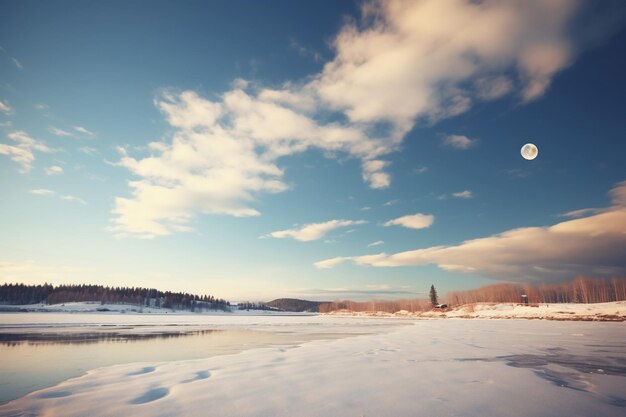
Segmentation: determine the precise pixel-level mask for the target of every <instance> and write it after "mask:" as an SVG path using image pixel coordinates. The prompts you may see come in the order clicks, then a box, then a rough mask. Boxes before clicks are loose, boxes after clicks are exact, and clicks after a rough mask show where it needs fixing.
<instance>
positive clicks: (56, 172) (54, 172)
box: [45, 165, 63, 175]
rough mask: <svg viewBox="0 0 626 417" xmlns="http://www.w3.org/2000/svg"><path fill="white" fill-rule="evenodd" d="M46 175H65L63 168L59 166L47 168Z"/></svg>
mask: <svg viewBox="0 0 626 417" xmlns="http://www.w3.org/2000/svg"><path fill="white" fill-rule="evenodd" d="M45 171H46V175H59V174H62V173H63V168H61V167H60V166H58V165H53V166H51V167H48V168H45Z"/></svg>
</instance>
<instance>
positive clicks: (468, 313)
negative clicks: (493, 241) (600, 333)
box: [329, 301, 626, 321]
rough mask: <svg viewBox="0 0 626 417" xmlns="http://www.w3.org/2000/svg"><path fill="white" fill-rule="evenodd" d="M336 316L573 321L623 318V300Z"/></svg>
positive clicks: (625, 314) (485, 305) (625, 312)
mask: <svg viewBox="0 0 626 417" xmlns="http://www.w3.org/2000/svg"><path fill="white" fill-rule="evenodd" d="M329 314H332V315H339V316H378V317H387V316H389V317H391V316H393V317H416V318H419V317H421V318H464V319H476V318H482V319H545V320H576V321H583V320H588V321H625V320H626V301H616V302H611V303H597V304H538V305H534V306H525V305H521V304H513V303H499V304H496V303H476V304H466V305H463V306H460V307H457V308H452V309H443V310H433V311H425V312H418V313H410V312H408V311H398V312H397V313H394V314H389V313H382V312H358V313H355V312H351V311H343V310H342V311H336V312H333V313H329Z"/></svg>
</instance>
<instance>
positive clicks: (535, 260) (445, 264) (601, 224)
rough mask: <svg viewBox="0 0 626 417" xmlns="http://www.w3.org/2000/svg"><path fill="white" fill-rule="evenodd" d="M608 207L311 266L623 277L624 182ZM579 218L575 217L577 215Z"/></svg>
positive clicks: (511, 276)
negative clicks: (438, 243)
mask: <svg viewBox="0 0 626 417" xmlns="http://www.w3.org/2000/svg"><path fill="white" fill-rule="evenodd" d="M611 197H612V204H611V205H610V206H609V207H607V208H605V209H602V210H597V211H594V212H593V213H594V214H592V215H590V216H587V217H581V218H578V219H574V220H567V221H564V222H561V223H557V224H555V225H553V226H547V227H522V228H518V229H512V230H508V231H506V232H503V233H500V234H497V235H493V236H489V237H484V238H479V239H473V240H468V241H465V242H463V243H461V244H459V245H453V246H433V247H429V248H424V249H416V250H411V251H406V252H399V253H395V254H391V255H388V254H385V253H379V254H376V255H363V256H354V257H335V258H332V259H327V260H323V261H319V262H317V263H315V265H316V266H317V267H318V268H331V267H333V266H336V265H338V264H340V263H342V262H344V261H352V262H354V263H355V264H358V265H371V266H380V267H382V266H406V265H427V264H436V265H438V266H439V267H440V268H441V269H444V270H446V271H452V272H463V273H471V274H475V275H483V276H486V277H491V278H494V279H498V280H504V281H528V280H531V281H533V280H534V281H555V280H561V279H567V278H572V277H574V276H577V275H580V274H588V275H592V276H613V275H618V276H619V275H624V274H626V257H624V249H623V248H625V247H626V181H624V182H621V183H619V184H617V185H616V186H615V187H614V188H613V189H612V190H611ZM577 214H580V213H577Z"/></svg>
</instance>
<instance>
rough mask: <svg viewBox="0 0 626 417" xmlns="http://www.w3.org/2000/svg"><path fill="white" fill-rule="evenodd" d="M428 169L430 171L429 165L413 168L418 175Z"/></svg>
mask: <svg viewBox="0 0 626 417" xmlns="http://www.w3.org/2000/svg"><path fill="white" fill-rule="evenodd" d="M426 171H428V167H418V168H415V169H414V170H413V173H414V174H417V175H420V174H423V173H424V172H426Z"/></svg>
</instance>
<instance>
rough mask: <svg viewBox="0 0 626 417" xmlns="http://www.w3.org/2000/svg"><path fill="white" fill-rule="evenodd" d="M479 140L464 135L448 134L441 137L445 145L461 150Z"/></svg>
mask: <svg viewBox="0 0 626 417" xmlns="http://www.w3.org/2000/svg"><path fill="white" fill-rule="evenodd" d="M477 142H478V140H477V139H470V138H468V137H467V136H463V135H446V136H443V137H442V138H441V144H442V145H443V146H445V147H448V148H452V149H456V150H461V151H464V150H466V149H469V148H471V147H473V146H474V145H476V143H477Z"/></svg>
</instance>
